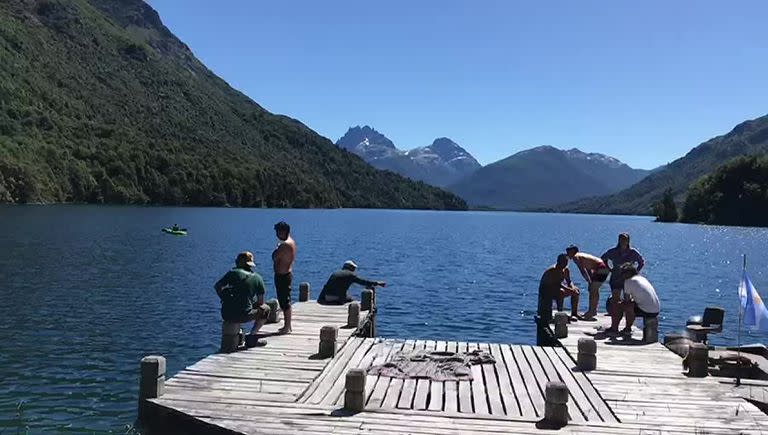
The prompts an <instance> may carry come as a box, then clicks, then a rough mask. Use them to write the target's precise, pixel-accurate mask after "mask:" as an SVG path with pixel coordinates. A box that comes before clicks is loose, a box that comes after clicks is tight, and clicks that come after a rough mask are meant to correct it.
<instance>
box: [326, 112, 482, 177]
mask: <svg viewBox="0 0 768 435" xmlns="http://www.w3.org/2000/svg"><path fill="white" fill-rule="evenodd" d="M336 145H337V146H338V147H340V148H343V149H345V150H347V151H350V152H352V153H354V154H357V155H358V156H360V157H362V158H363V159H364V160H365V161H366V162H368V163H370V164H371V165H373V166H374V167H376V168H379V169H386V170H389V171H393V172H396V173H398V174H400V175H403V176H405V177H408V178H410V179H412V180H418V181H424V182H425V183H427V184H431V185H433V186H438V187H445V186H448V185H449V184H452V183H454V182H456V181H458V180H460V179H461V178H463V177H465V176H467V175H469V174H471V173H472V172H474V171H475V170H477V169H478V168H480V163H478V162H477V160H475V158H474V157H472V155H471V154H470V153H468V152H467V150H465V149H464V148H462V147H461V146H459V144H457V143H456V142H454V141H452V140H450V139H448V138H447V137H441V138H437V139H435V140H434V142H432V144H431V145H427V146H425V147H420V148H414V149H412V150H410V151H407V152H405V151H402V150H400V149H398V148H397V147H396V146H395V144H394V143H392V141H391V140H389V139H388V138H387V137H386V136H384V135H383V134H381V133H379V132H378V131H376V130H375V129H373V128H371V127H369V126H367V125H366V126H364V127H360V126H357V127H351V128H350V129H349V130H347V132H346V133H345V134H344V136H342V137H341V139H339V140H338V141H337V142H336Z"/></svg>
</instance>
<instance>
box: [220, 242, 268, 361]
mask: <svg viewBox="0 0 768 435" xmlns="http://www.w3.org/2000/svg"><path fill="white" fill-rule="evenodd" d="M255 267H256V264H255V263H254V262H253V254H251V253H250V252H247V251H246V252H241V253H239V254H237V259H235V267H234V268H233V269H232V270H230V271H229V272H227V273H226V274H225V275H224V276H223V277H221V279H220V280H218V281H217V282H216V284H214V286H213V288H214V289H215V290H216V294H217V295H218V296H219V299H221V318H222V319H223V320H224V321H225V322H233V323H235V322H236V323H247V322H250V321H253V328H252V329H251V334H256V333H257V332H258V331H259V329H260V328H261V327H262V326H264V323H266V322H267V317H268V316H269V305H267V304H265V303H264V280H263V279H262V278H261V276H260V275H259V274H258V273H256V272H254V268H255ZM265 344H266V343H265V342H264V341H259V342H257V344H256V345H257V346H259V345H261V346H263V345H265Z"/></svg>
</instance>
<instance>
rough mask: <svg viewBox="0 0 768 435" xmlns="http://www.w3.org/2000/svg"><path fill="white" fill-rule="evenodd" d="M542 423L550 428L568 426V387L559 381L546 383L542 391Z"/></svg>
mask: <svg viewBox="0 0 768 435" xmlns="http://www.w3.org/2000/svg"><path fill="white" fill-rule="evenodd" d="M544 395H545V397H544V421H545V422H546V424H547V425H549V426H551V427H563V426H565V425H566V424H568V387H567V386H566V385H565V384H564V383H562V382H559V381H550V382H547V386H546V389H545V391H544Z"/></svg>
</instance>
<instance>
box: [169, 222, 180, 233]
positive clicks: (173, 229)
mask: <svg viewBox="0 0 768 435" xmlns="http://www.w3.org/2000/svg"><path fill="white" fill-rule="evenodd" d="M179 229H180V228H179V225H178V224H173V227H171V231H179Z"/></svg>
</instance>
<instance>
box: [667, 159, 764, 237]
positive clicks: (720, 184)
mask: <svg viewBox="0 0 768 435" xmlns="http://www.w3.org/2000/svg"><path fill="white" fill-rule="evenodd" d="M680 220H681V221H683V222H690V223H706V224H718V225H743V226H768V156H766V155H761V156H749V157H739V158H736V159H733V160H731V161H729V162H727V163H725V164H724V165H722V166H720V167H719V168H718V169H717V170H716V171H715V172H713V173H712V174H710V175H707V176H705V177H702V178H701V179H699V180H698V181H697V182H695V183H694V184H693V185H691V187H690V188H689V189H688V194H687V196H686V199H685V204H684V206H683V213H682V216H681V219H680Z"/></svg>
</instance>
